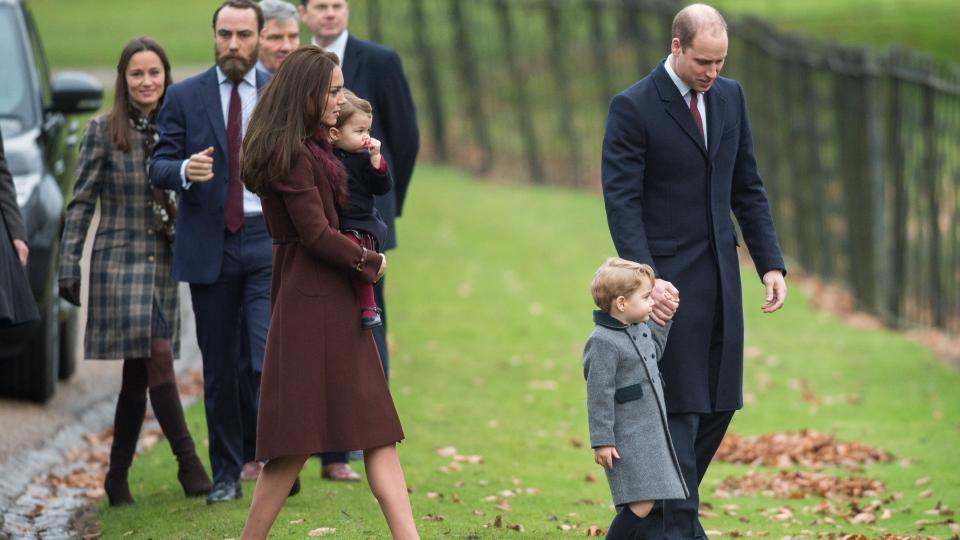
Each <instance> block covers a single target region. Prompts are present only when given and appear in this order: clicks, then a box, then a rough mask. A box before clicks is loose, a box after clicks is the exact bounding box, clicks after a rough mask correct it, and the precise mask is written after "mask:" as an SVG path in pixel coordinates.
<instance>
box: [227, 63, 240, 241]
mask: <svg viewBox="0 0 960 540" xmlns="http://www.w3.org/2000/svg"><path fill="white" fill-rule="evenodd" d="M239 86H240V81H233V90H231V91H230V107H229V108H228V109H227V167H228V169H229V171H230V178H229V180H228V181H227V204H226V206H225V208H224V210H223V224H224V226H225V227H226V228H227V230H228V231H230V232H232V233H235V232H237V231H239V230H240V227H242V226H243V185H242V184H241V183H240V143H241V142H242V140H243V139H242V136H241V134H240V132H241V127H242V126H243V116H241V114H240V91H239V90H238V87H239Z"/></svg>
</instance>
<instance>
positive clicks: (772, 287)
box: [760, 270, 787, 313]
mask: <svg viewBox="0 0 960 540" xmlns="http://www.w3.org/2000/svg"><path fill="white" fill-rule="evenodd" d="M763 286H764V287H766V289H767V298H766V301H765V302H764V303H763V305H762V306H760V310H761V311H763V312H764V313H773V312H774V311H776V310H778V309H780V308H782V307H783V303H784V302H785V301H786V300H787V282H786V280H784V279H783V271H781V270H770V271H769V272H767V273H766V274H764V275H763Z"/></svg>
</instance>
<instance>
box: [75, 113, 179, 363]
mask: <svg viewBox="0 0 960 540" xmlns="http://www.w3.org/2000/svg"><path fill="white" fill-rule="evenodd" d="M142 137H143V135H142V134H141V133H140V132H139V131H137V130H135V129H133V128H131V129H130V151H129V152H122V151H120V150H119V149H117V148H116V147H115V146H114V145H113V142H112V140H111V137H110V131H109V129H108V124H107V118H106V115H102V116H98V117H96V118H93V119H91V120H90V122H88V123H87V128H86V131H85V132H84V135H83V141H82V142H81V143H80V162H79V165H78V167H77V180H76V184H75V185H74V188H73V199H72V200H71V201H70V204H69V205H67V218H66V223H65V224H64V230H63V239H62V241H61V244H60V279H64V278H75V279H80V255H81V253H82V252H83V242H84V239H85V237H86V235H87V229H88V228H89V227H90V221H91V219H92V218H93V213H94V210H95V208H96V205H97V201H98V200H99V202H100V225H99V226H98V227H97V231H96V235H95V237H94V241H93V255H92V257H91V260H90V288H89V290H90V297H89V300H88V301H87V329H86V333H85V335H84V356H85V357H86V358H87V359H101V360H113V359H123V358H148V357H149V356H150V338H151V318H152V315H153V299H154V298H156V300H157V303H158V305H159V307H160V310H161V311H162V313H163V315H164V317H165V318H166V321H167V325H168V326H169V327H170V328H171V330H172V331H173V337H172V339H171V342H172V346H173V351H174V356H177V355H178V352H179V347H180V342H179V334H180V332H179V330H180V309H179V301H178V295H177V282H176V281H174V279H173V277H172V276H171V273H170V267H171V264H172V257H173V251H172V249H171V247H170V245H169V243H168V242H167V240H166V238H164V237H163V236H162V235H160V234H157V232H156V231H155V230H154V216H153V209H152V206H151V201H152V198H151V194H152V191H151V189H152V186H151V185H150V179H149V178H148V177H147V170H146V156H144V153H145V151H144V147H143V140H142Z"/></svg>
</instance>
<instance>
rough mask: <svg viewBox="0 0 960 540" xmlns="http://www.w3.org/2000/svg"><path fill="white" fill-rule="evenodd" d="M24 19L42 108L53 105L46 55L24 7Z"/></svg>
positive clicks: (34, 26)
mask: <svg viewBox="0 0 960 540" xmlns="http://www.w3.org/2000/svg"><path fill="white" fill-rule="evenodd" d="M23 15H24V19H25V20H26V22H27V35H29V36H30V49H31V50H32V51H33V67H34V73H36V74H37V80H38V81H40V103H41V105H42V106H43V109H44V110H47V109H49V108H50V107H51V106H52V105H53V94H52V92H51V90H50V68H49V67H47V55H46V54H44V52H43V45H42V44H41V43H40V31H39V30H37V25H35V24H34V23H33V17H31V16H30V12H29V11H27V10H26V9H24V11H23Z"/></svg>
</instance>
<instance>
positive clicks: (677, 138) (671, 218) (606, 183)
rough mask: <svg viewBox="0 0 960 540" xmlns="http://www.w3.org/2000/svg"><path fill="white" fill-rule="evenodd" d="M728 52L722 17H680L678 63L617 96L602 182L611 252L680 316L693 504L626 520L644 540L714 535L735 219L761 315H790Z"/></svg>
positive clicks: (677, 399)
mask: <svg viewBox="0 0 960 540" xmlns="http://www.w3.org/2000/svg"><path fill="white" fill-rule="evenodd" d="M727 43H728V40H727V26H726V22H725V21H724V20H723V17H722V16H721V15H720V13H719V12H718V11H717V10H715V9H714V8H712V7H710V6H707V5H704V4H693V5H691V6H688V7H686V8H684V9H682V10H681V11H680V12H679V13H678V14H677V16H676V18H675V19H674V22H673V37H672V39H671V45H670V49H671V53H670V56H668V57H667V58H666V60H664V61H662V62H661V63H660V64H659V65H658V66H657V67H656V68H654V70H653V71H652V72H651V73H650V74H649V75H648V76H646V77H645V78H643V79H642V80H640V81H639V82H637V83H636V84H634V85H633V86H631V87H630V88H628V89H626V90H624V91H623V92H622V93H620V94H618V95H617V96H616V97H614V98H613V101H612V102H611V104H610V111H609V114H608V117H607V124H606V132H605V134H604V141H603V157H602V163H601V175H602V182H603V195H604V201H605V204H606V212H607V222H608V225H609V227H610V233H611V236H612V237H613V241H614V245H615V246H616V248H617V252H618V253H619V255H620V256H621V257H623V258H625V259H629V260H633V261H637V262H641V263H646V264H649V265H650V266H652V267H653V268H654V269H655V271H656V273H657V278H658V279H657V281H656V284H655V287H654V291H653V298H654V301H655V306H654V311H653V314H652V318H653V319H654V321H656V322H657V323H660V324H665V323H666V321H667V320H670V319H671V318H673V319H674V324H673V327H672V329H671V331H670V339H669V341H668V343H667V347H666V349H665V351H664V355H663V358H662V360H661V362H660V366H661V371H662V372H663V380H664V382H665V384H666V390H665V398H666V405H667V412H668V418H669V431H670V434H671V437H672V439H673V443H674V446H675V448H676V451H677V457H678V459H679V461H680V465H681V470H682V472H683V476H684V480H685V481H686V482H687V486H688V488H689V491H690V493H691V497H690V498H689V499H686V500H676V501H664V502H662V503H658V504H657V505H655V507H654V510H653V511H652V512H651V514H650V515H649V516H647V517H646V518H644V519H640V518H639V517H637V516H634V515H632V512H630V510H629V508H626V509H625V510H621V513H620V515H619V516H618V519H620V518H622V520H623V521H624V523H628V524H629V525H630V527H635V530H636V531H638V532H639V534H640V536H639V537H641V538H646V539H659V538H670V539H678V540H680V539H683V540H689V539H691V538H705V537H706V535H705V534H704V531H703V527H702V526H701V525H700V523H699V519H698V517H697V511H698V507H699V497H698V495H697V487H698V485H699V483H700V481H701V480H702V479H703V475H704V474H705V473H706V471H707V467H708V465H709V464H710V461H711V460H712V458H713V455H714V453H715V452H716V450H717V448H718V446H719V445H720V441H721V440H722V439H723V435H724V433H725V432H726V429H727V426H728V425H729V423H730V420H731V419H732V418H733V413H734V412H735V411H736V410H737V409H740V408H741V407H742V406H743V396H742V388H743V306H742V297H741V288H740V270H739V264H738V258H737V246H738V245H739V242H738V240H737V234H736V230H735V228H734V224H733V221H732V220H731V211H732V213H733V215H734V216H736V219H737V222H738V223H739V225H740V229H741V231H742V232H743V238H744V240H746V243H747V247H748V248H749V250H750V255H751V256H752V258H753V262H754V265H755V266H756V269H757V272H758V274H759V275H760V278H761V281H762V283H763V285H764V287H765V288H766V301H765V303H764V304H763V306H762V308H761V309H762V310H763V312H765V313H772V312H774V311H776V310H778V309H780V307H781V306H783V303H784V300H785V299H786V293H787V289H786V284H785V281H784V276H785V274H786V270H785V269H786V266H785V265H784V262H783V256H782V254H781V251H780V245H779V243H778V241H777V236H776V231H775V229H774V225H773V217H772V215H771V212H770V205H769V204H768V201H767V195H766V191H765V190H764V187H763V183H762V182H761V179H760V175H759V174H758V172H757V164H756V160H755V158H754V153H753V139H752V135H751V132H750V122H749V119H748V118H747V105H746V100H745V99H744V95H743V89H742V88H741V87H740V85H739V83H737V82H736V81H734V80H731V79H727V78H723V77H720V76H719V75H720V70H721V68H722V67H723V64H724V61H725V59H726V56H727ZM668 291H669V292H670V293H671V294H672V297H674V298H679V299H681V303H682V307H679V309H678V303H677V302H674V301H671V300H669V299H668V298H669V297H668V296H667V295H666V294H665V293H666V292H668ZM611 528H612V527H611Z"/></svg>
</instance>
